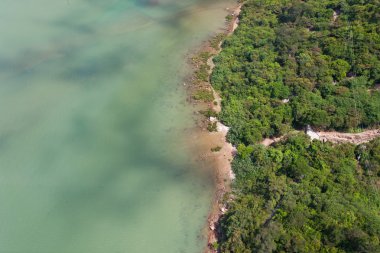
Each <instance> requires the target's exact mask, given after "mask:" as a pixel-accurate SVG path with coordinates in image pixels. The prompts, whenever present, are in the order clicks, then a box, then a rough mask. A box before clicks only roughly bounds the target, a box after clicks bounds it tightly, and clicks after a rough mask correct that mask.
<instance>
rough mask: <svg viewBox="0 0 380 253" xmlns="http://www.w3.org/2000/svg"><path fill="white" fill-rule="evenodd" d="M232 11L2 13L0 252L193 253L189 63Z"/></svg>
mask: <svg viewBox="0 0 380 253" xmlns="http://www.w3.org/2000/svg"><path fill="white" fill-rule="evenodd" d="M231 5H233V1H224V0H223V1H218V0H158V1H149V0H126V1H118V0H114V1H101V0H92V1H89V0H64V1H51V0H26V1H10V0H3V1H1V2H0V34H1V36H0V203H1V204H0V252H4V253H7V252H14V253H34V252H35V253H37V252H38V253H44V252H46V253H48V252H49V253H50V252H56V253H77V252H78V253H84V252H91V253H97V252H99V253H104V252H110V253H112V252H128V253H135V252H137V253H140V252H144V253H147V252H155V253H157V252H158V253H160V252H165V253H171V252H173V253H178V252H189V253H190V252H194V253H195V252H200V251H202V248H203V247H204V246H205V241H204V240H202V239H200V238H199V237H200V235H201V230H202V228H203V226H204V225H205V221H206V218H207V212H208V210H209V208H210V204H211V198H212V191H213V189H212V184H211V182H210V179H209V174H210V173H209V171H208V168H204V167H202V166H201V165H200V164H198V163H196V162H194V156H195V155H196V153H194V150H193V149H194V147H191V146H189V145H187V144H186V138H185V136H186V134H185V133H186V129H189V128H192V127H193V126H194V120H193V114H192V109H191V108H190V107H189V105H187V104H186V102H185V100H186V93H185V88H184V86H183V79H184V77H185V76H186V75H187V74H188V68H187V65H186V59H185V58H186V57H185V55H186V53H188V52H189V50H191V49H194V48H195V47H196V46H199V45H200V44H201V42H202V41H203V40H205V39H207V37H208V36H210V35H212V34H213V33H214V32H215V31H217V30H218V29H219V28H220V27H222V26H223V20H224V16H225V15H226V14H227V13H226V11H225V10H224V9H225V8H226V7H231Z"/></svg>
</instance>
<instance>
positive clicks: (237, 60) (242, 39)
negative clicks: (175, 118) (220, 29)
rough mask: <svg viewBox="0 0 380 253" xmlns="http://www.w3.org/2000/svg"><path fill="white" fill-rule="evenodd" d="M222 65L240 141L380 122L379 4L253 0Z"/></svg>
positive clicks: (226, 111)
mask: <svg viewBox="0 0 380 253" xmlns="http://www.w3.org/2000/svg"><path fill="white" fill-rule="evenodd" d="M334 16H335V18H334ZM214 61H215V63H216V65H217V66H216V68H215V69H214V71H213V74H212V76H211V81H212V84H213V86H214V87H215V88H216V89H217V90H219V91H220V92H221V94H222V96H223V99H224V101H223V112H222V113H221V115H220V118H221V120H222V121H223V122H224V123H225V124H226V125H228V126H230V127H231V131H230V133H229V140H230V141H231V142H233V143H244V144H253V143H255V142H256V141H259V140H261V139H262V138H263V137H272V136H279V135H282V134H284V133H286V132H288V131H289V130H290V129H291V128H292V127H296V128H301V127H304V126H305V125H308V124H309V125H312V126H314V127H315V128H317V129H335V130H344V131H347V130H349V131H354V130H357V129H360V128H367V127H373V126H377V125H378V124H379V122H380V93H379V92H377V91H376V88H378V86H377V85H379V84H380V1H379V0H373V1H364V0H319V1H316V0H312V1H301V0H268V1H259V0H250V1H247V2H246V3H245V6H244V7H243V10H242V13H241V15H240V25H239V28H238V29H237V30H236V31H235V33H234V35H233V36H230V37H228V38H227V39H226V40H225V41H224V43H223V51H222V52H221V54H219V56H217V57H216V58H215V59H214ZM288 100H289V101H288Z"/></svg>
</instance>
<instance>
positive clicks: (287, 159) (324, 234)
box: [220, 135, 380, 253]
mask: <svg viewBox="0 0 380 253" xmlns="http://www.w3.org/2000/svg"><path fill="white" fill-rule="evenodd" d="M233 168H234V171H235V173H236V174H237V178H236V181H235V185H234V192H233V195H234V200H233V201H231V202H230V204H229V211H228V212H227V214H226V215H225V216H223V218H222V220H221V221H220V225H221V229H222V231H223V237H222V238H221V243H220V244H221V250H222V252H236V253H238V252H263V253H267V252H305V253H309V252H380V244H379V236H380V191H379V188H380V177H379V176H380V139H377V140H375V141H373V142H371V143H369V144H365V145H360V146H357V147H355V146H354V145H351V144H344V145H339V146H333V145H332V144H329V143H322V142H319V141H313V142H310V140H309V139H308V137H307V136H304V135H296V136H292V137H289V138H288V139H287V140H286V141H284V142H283V143H278V144H276V145H275V146H274V147H270V148H265V147H263V146H262V145H254V146H250V147H249V148H247V147H243V146H240V147H239V155H238V156H237V157H235V159H234V161H233Z"/></svg>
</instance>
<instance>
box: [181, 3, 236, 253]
mask: <svg viewBox="0 0 380 253" xmlns="http://www.w3.org/2000/svg"><path fill="white" fill-rule="evenodd" d="M241 7H242V4H239V5H237V6H236V7H235V8H233V9H232V10H231V9H227V10H226V11H227V12H228V13H229V14H228V16H227V17H228V18H226V27H225V29H224V30H223V32H221V33H219V34H217V35H216V36H215V37H213V38H212V39H211V40H209V41H207V42H206V43H204V45H203V46H202V47H201V50H199V52H198V53H197V54H196V55H195V56H193V57H191V60H192V62H191V65H192V66H193V67H194V73H195V74H194V75H193V76H192V77H191V78H190V79H189V80H188V81H187V82H186V83H184V85H186V86H187V87H186V88H187V90H188V92H189V93H188V94H190V95H189V102H190V103H191V104H193V105H194V106H196V108H197V109H200V111H201V112H203V113H202V114H203V115H204V116H202V117H199V119H198V122H197V125H198V128H199V131H197V133H195V138H196V139H198V140H202V145H203V148H204V150H202V152H201V154H200V156H201V157H200V158H199V159H200V160H206V161H207V162H210V164H212V166H213V167H214V168H215V170H214V171H213V174H214V179H215V186H216V187H215V194H214V198H213V203H212V207H211V210H210V213H209V216H208V219H207V225H206V228H205V231H204V234H205V236H206V237H207V247H206V248H205V250H204V252H207V253H211V252H217V249H216V248H217V241H218V235H219V232H218V229H217V227H218V221H219V219H220V217H221V216H222V215H223V214H224V213H225V212H226V211H227V207H226V206H225V196H226V193H228V192H229V191H230V185H231V182H232V180H233V179H234V178H235V175H234V173H233V171H232V169H231V161H232V159H233V156H234V155H235V153H236V149H235V147H233V146H232V144H231V143H228V142H227V140H226V136H227V133H228V130H229V128H228V127H227V126H224V125H223V124H222V123H221V122H219V121H218V119H217V114H218V113H220V111H221V101H222V99H221V97H220V96H219V94H218V93H217V91H215V90H214V89H213V88H212V86H211V83H210V81H209V79H210V75H211V73H212V71H213V68H214V63H213V60H212V59H213V57H215V56H216V55H217V54H218V53H219V52H220V51H221V45H222V42H223V40H224V38H225V37H226V36H229V35H231V34H232V33H233V32H234V31H235V29H236V28H237V27H238V23H239V18H238V16H239V13H240V11H241ZM188 83H189V84H190V85H187V84H188ZM205 112H208V113H205ZM210 126H211V127H210Z"/></svg>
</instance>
